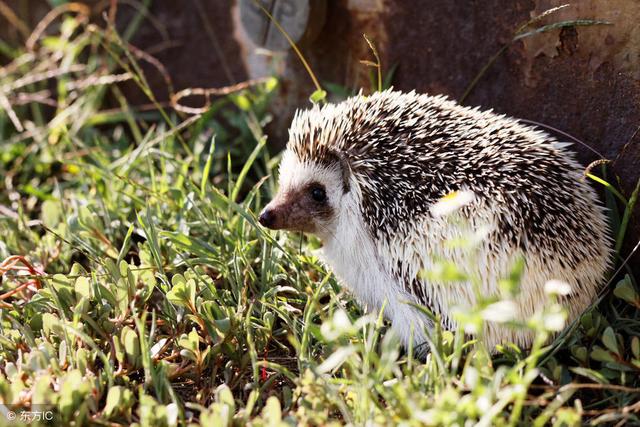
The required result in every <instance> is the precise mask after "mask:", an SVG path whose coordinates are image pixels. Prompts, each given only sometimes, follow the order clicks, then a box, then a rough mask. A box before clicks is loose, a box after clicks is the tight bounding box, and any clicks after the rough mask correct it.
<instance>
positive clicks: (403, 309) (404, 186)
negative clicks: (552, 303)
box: [258, 90, 611, 349]
mask: <svg viewBox="0 0 640 427" xmlns="http://www.w3.org/2000/svg"><path fill="white" fill-rule="evenodd" d="M569 145H570V144H568V143H563V142H560V141H558V140H556V139H554V138H553V137H552V136H550V135H549V134H547V133H545V132H543V131H541V130H538V129H537V128H534V127H532V126H528V125H525V124H523V123H522V122H520V121H518V120H517V119H513V118H510V117H507V116H505V115H499V114H496V113H494V112H492V111H491V110H489V111H482V110H480V109H479V108H469V107H464V106H461V105H459V104H457V103H456V102H454V101H452V100H450V99H448V98H447V97H445V96H430V95H426V94H418V93H416V92H415V91H413V92H410V93H403V92H398V91H394V90H386V91H383V92H376V93H374V94H372V95H369V96H365V95H363V94H359V95H356V96H353V97H351V98H348V99H346V100H345V101H342V102H340V103H336V104H326V105H323V106H317V105H316V106H314V107H313V108H311V109H309V110H303V111H298V112H296V114H295V116H294V118H293V121H292V124H291V127H290V129H289V141H288V143H287V146H286V149H285V151H284V153H283V155H282V159H281V163H280V168H279V183H278V185H279V189H278V192H277V194H276V195H275V197H274V198H273V200H271V201H270V202H269V203H268V204H267V205H266V207H265V208H264V209H263V210H262V212H261V213H260V215H259V218H258V220H259V222H260V223H261V224H262V225H263V226H264V227H267V228H270V229H274V230H280V229H283V230H290V231H295V232H305V233H312V234H315V235H316V236H317V237H318V238H319V239H320V241H321V242H322V249H321V250H322V257H323V260H324V261H325V262H326V263H327V264H328V266H329V267H330V268H331V269H332V270H333V272H334V273H335V275H336V276H337V278H338V279H339V281H340V282H341V284H342V285H343V286H345V287H346V288H347V289H348V290H350V291H351V293H352V294H353V295H354V297H355V299H356V300H357V301H359V303H360V304H361V305H362V306H364V307H365V308H366V309H367V310H374V311H376V310H381V309H382V308H383V306H384V309H383V313H384V316H385V317H386V318H387V319H388V320H390V322H391V328H392V329H393V330H394V331H395V332H396V333H397V334H398V335H399V337H400V339H401V341H402V342H403V344H404V346H405V347H408V346H409V343H410V341H411V340H413V344H414V345H417V346H420V345H423V344H425V343H426V341H427V335H426V334H427V333H428V331H429V329H432V328H433V327H434V324H433V320H432V317H431V316H425V315H424V314H423V313H424V311H423V310H419V309H418V308H417V307H419V306H424V307H426V308H427V309H428V310H430V311H431V312H432V313H434V314H436V315H438V317H436V318H439V319H440V320H441V322H442V326H443V327H445V328H447V329H453V328H455V327H456V322H455V319H454V316H453V312H454V309H455V308H457V309H460V308H462V309H464V308H465V307H474V306H475V305H476V304H477V302H478V301H477V300H478V292H477V290H478V286H479V290H480V293H481V294H482V295H483V296H485V297H488V296H493V295H500V286H499V283H500V280H502V279H504V278H505V277H508V275H509V274H510V272H512V271H513V267H514V264H516V263H517V262H518V260H524V261H523V262H524V266H523V267H522V271H521V275H520V287H519V292H518V293H517V294H516V296H514V297H513V303H514V304H513V307H515V311H516V318H517V319H520V320H526V319H529V318H531V317H532V316H533V315H534V313H536V312H539V311H540V310H542V309H543V308H544V305H545V303H546V302H547V301H548V299H547V297H546V295H545V290H544V289H545V284H546V283H547V282H550V281H561V282H564V283H566V284H569V285H570V289H571V290H570V292H569V293H568V294H567V295H562V296H559V297H558V301H559V302H560V303H561V304H562V306H563V307H565V308H566V311H567V313H568V321H572V320H574V319H576V318H577V317H578V316H579V315H581V313H582V312H583V311H584V310H585V309H586V308H587V307H588V306H589V305H590V304H591V302H592V301H593V300H594V299H595V297H596V295H597V293H598V291H599V289H600V287H601V286H602V284H603V282H604V278H605V275H606V274H607V271H608V269H609V267H610V258H611V239H610V237H609V232H608V225H607V221H606V212H605V209H604V208H603V207H602V206H601V205H600V204H599V203H598V200H597V199H598V198H597V195H596V193H595V192H594V191H593V189H592V188H591V187H590V186H589V185H588V184H587V183H586V182H585V180H584V173H583V171H582V169H581V166H580V165H579V163H578V162H577V161H576V159H575V157H574V154H573V153H572V152H571V151H569V150H568V149H567V147H568V146H569ZM451 194H464V195H472V196H473V197H465V198H466V199H467V200H466V201H467V203H466V204H464V206H462V207H460V208H459V209H457V210H455V212H453V213H451V214H449V215H442V214H441V212H439V210H438V209H434V208H436V207H438V206H442V205H441V203H442V202H441V201H442V200H443V198H446V197H447V196H449V195H451ZM452 216H453V217H454V218H452ZM479 230H484V232H483V234H482V235H483V236H484V237H483V238H482V239H481V241H480V242H479V243H478V244H477V247H476V248H475V250H474V251H469V250H467V249H465V248H464V247H462V246H460V245H458V246H456V245H452V244H449V243H450V242H451V241H453V240H456V239H464V238H468V237H469V233H470V232H478V231H479ZM442 260H445V261H446V262H451V263H453V264H454V265H456V266H457V267H458V269H459V270H460V271H461V272H462V273H464V276H465V277H476V278H478V282H479V283H478V284H475V285H474V286H475V290H474V286H472V284H471V283H470V282H469V281H465V280H462V281H460V282H455V283H442V282H440V281H439V280H441V279H438V278H437V277H435V278H434V277H430V275H428V274H424V272H428V271H430V270H432V269H434V268H436V267H437V265H438V263H441V262H442ZM440 265H441V264H440ZM432 276H433V275H432ZM425 328H426V329H425ZM425 331H426V332H425ZM482 340H483V342H484V343H485V344H486V345H487V346H488V348H490V349H495V346H496V345H498V344H503V343H508V342H511V343H514V344H517V345H518V346H520V347H521V348H528V347H530V345H531V344H532V341H533V333H532V332H531V331H524V330H522V329H517V328H511V327H508V326H507V325H505V324H501V323H497V322H495V323H492V322H488V323H487V325H486V326H485V330H484V331H483V334H482Z"/></svg>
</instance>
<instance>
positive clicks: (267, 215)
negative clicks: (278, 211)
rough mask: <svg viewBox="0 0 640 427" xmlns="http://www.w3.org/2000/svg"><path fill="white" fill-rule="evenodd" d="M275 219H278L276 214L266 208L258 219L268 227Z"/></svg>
mask: <svg viewBox="0 0 640 427" xmlns="http://www.w3.org/2000/svg"><path fill="white" fill-rule="evenodd" d="M275 220H276V215H275V213H274V212H273V210H271V209H264V210H263V211H262V212H261V213H260V216H259V217H258V221H259V222H260V224H262V226H264V227H267V228H271V226H272V225H273V223H274V222H275Z"/></svg>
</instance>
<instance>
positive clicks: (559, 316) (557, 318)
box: [543, 313, 565, 332]
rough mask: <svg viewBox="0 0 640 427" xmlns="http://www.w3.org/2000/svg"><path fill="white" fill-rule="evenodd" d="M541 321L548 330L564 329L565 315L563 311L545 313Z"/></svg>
mask: <svg viewBox="0 0 640 427" xmlns="http://www.w3.org/2000/svg"><path fill="white" fill-rule="evenodd" d="M543 322H544V327H545V328H546V329H547V330H548V331H553V332H558V331H561V330H563V329H564V322H565V316H564V314H563V313H549V314H545V315H544V317H543Z"/></svg>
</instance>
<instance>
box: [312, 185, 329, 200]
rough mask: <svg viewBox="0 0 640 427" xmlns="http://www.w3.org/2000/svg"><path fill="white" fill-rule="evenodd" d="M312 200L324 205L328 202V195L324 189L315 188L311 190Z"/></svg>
mask: <svg viewBox="0 0 640 427" xmlns="http://www.w3.org/2000/svg"><path fill="white" fill-rule="evenodd" d="M311 198H312V199H313V200H315V201H316V202H318V203H322V202H324V201H325V200H327V193H326V192H325V191H324V188H322V187H313V188H312V189H311Z"/></svg>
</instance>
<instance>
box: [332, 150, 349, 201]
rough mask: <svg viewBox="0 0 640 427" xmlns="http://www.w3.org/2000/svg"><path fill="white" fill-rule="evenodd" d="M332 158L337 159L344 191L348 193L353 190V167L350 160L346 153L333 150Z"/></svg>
mask: <svg viewBox="0 0 640 427" xmlns="http://www.w3.org/2000/svg"><path fill="white" fill-rule="evenodd" d="M330 154H331V156H332V157H334V158H335V159H336V161H337V162H338V164H339V166H340V173H341V176H342V190H343V191H344V192H345V194H346V193H348V192H349V190H351V184H350V181H351V166H350V165H349V160H347V156H345V155H344V153H342V152H340V151H338V150H331V153H330Z"/></svg>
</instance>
